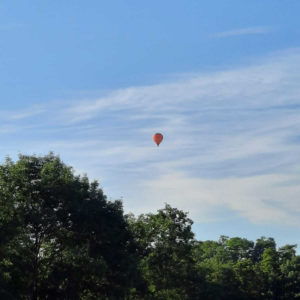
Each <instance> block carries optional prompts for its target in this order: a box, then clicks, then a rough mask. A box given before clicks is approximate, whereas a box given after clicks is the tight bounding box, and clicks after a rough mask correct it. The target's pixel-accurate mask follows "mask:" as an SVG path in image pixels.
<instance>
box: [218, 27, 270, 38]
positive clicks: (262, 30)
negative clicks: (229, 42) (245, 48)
mask: <svg viewBox="0 0 300 300" xmlns="http://www.w3.org/2000/svg"><path fill="white" fill-rule="evenodd" d="M269 32H270V28H269V27H247V28H240V29H234V30H228V31H223V32H219V33H216V34H214V35H213V37H215V38H226V37H231V36H243V35H250V34H266V33H269Z"/></svg>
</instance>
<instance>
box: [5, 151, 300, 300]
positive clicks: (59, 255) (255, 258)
mask: <svg viewBox="0 0 300 300" xmlns="http://www.w3.org/2000/svg"><path fill="white" fill-rule="evenodd" d="M192 224H193V221H192V220H191V219H190V218H188V213H186V212H183V211H181V210H179V209H177V208H173V207H171V206H170V205H168V204H166V205H165V207H164V208H162V209H160V210H158V211H157V212H156V213H147V214H142V215H140V216H137V217H136V216H134V215H132V214H128V215H124V212H123V207H122V202H121V201H119V200H116V201H108V200H107V197H106V196H105V195H104V194H103V191H102V189H101V188H100V187H99V184H98V183H97V182H96V181H94V182H90V181H89V179H88V178H87V176H79V175H75V173H74V170H73V169H72V168H71V167H69V166H67V165H65V164H64V163H63V162H62V161H61V160H60V158H59V157H58V156H55V155H54V154H52V153H50V154H49V155H46V156H26V155H20V156H19V159H18V160H17V161H16V162H13V161H12V160H11V159H9V158H8V159H6V161H5V162H4V163H3V164H1V165H0V299H8V300H9V299H26V300H27V299H28V300H29V299H32V300H38V299H39V300H41V299H43V300H44V299H58V300H59V299H70V300H76V299H83V300H85V299H207V300H210V299H211V300H222V299H224V300H227V299H230V300H235V299H236V300H243V299H245V300H246V299H247V300H252V299H253V300H256V299H257V300H262V299H264V300H265V299H266V300H268V299H270V300H275V299H276V300H277V299H282V300H284V299H286V300H293V299H300V256H299V255H297V253H296V245H285V246H283V247H280V248H277V246H276V242H275V240H274V239H273V238H270V237H269V238H266V237H260V238H258V239H257V240H256V241H255V242H254V241H250V240H247V239H246V238H241V237H231V238H230V237H227V236H221V237H220V239H219V240H218V241H199V240H197V239H196V238H195V236H194V233H193V231H192Z"/></svg>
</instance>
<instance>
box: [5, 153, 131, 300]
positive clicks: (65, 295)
mask: <svg viewBox="0 0 300 300" xmlns="http://www.w3.org/2000/svg"><path fill="white" fill-rule="evenodd" d="M0 211H1V214H0V237H1V238H2V239H1V245H0V259H1V261H0V274H1V275H0V276H1V278H0V282H1V283H2V287H3V288H2V289H3V290H4V291H5V292H6V293H9V294H11V295H12V296H14V297H16V298H17V299H72V300H73V299H74V300H76V299H105V297H109V299H114V298H118V299H120V298H124V297H125V296H126V295H127V294H128V293H129V290H130V288H131V287H133V282H134V280H135V276H136V275H135V274H137V272H136V268H135V266H136V264H137V258H136V255H135V246H134V243H133V237H132V236H131V233H130V231H129V229H128V224H127V222H126V220H125V219H124V216H123V209H122V203H121V202H120V201H115V202H109V201H107V199H106V196H105V195H104V194H103V192H102V190H101V189H99V186H98V183H97V182H92V183H89V180H88V178H87V177H86V176H83V177H81V176H75V175H74V172H73V170H72V168H71V167H68V166H66V165H65V164H64V163H63V162H61V160H60V159H59V157H57V156H54V155H53V154H52V153H50V154H49V155H47V156H44V157H36V156H24V155H20V157H19V160H18V161H17V162H16V163H14V162H13V161H11V160H10V159H7V160H6V162H5V163H4V164H3V165H1V166H0ZM25 274H26V276H24V275H25Z"/></svg>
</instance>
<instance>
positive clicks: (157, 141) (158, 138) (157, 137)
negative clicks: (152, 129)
mask: <svg viewBox="0 0 300 300" xmlns="http://www.w3.org/2000/svg"><path fill="white" fill-rule="evenodd" d="M163 138H164V137H163V135H162V134H161V133H155V134H154V135H153V141H154V143H155V144H156V145H157V147H158V146H159V144H160V143H161V142H162V140H163Z"/></svg>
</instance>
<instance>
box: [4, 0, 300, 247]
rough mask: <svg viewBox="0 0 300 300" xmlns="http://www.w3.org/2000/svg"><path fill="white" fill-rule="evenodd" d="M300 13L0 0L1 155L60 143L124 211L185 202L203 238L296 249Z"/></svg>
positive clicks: (263, 7)
mask: <svg viewBox="0 0 300 300" xmlns="http://www.w3.org/2000/svg"><path fill="white" fill-rule="evenodd" d="M299 9H300V2H299V1H293V0H290V1H276V0H275V1H261V0H252V1H240V0H237V1H230V0H228V1H221V0H218V1H216V0H215V1H214V0H212V1H206V2H204V1H198V0H197V1H192V0H190V1H174V0H172V1H168V0H166V1H150V2H149V1H88V2H86V1H74V0H73V1H43V2H41V1H30V3H29V2H28V1H18V3H17V4H16V2H13V1H1V3H0V96H1V98H0V99H1V100H0V101H1V106H0V122H1V123H0V124H1V125H0V135H1V139H2V143H1V145H0V156H1V157H2V158H3V159H4V157H5V156H6V155H10V156H11V157H12V158H16V157H17V154H18V153H26V154H33V153H36V154H46V153H48V152H49V151H50V150H52V151H54V152H55V153H57V154H59V155H60V156H61V158H62V159H63V161H65V162H66V163H68V164H70V165H72V166H74V168H75V170H76V171H77V172H78V173H87V174H88V176H89V177H90V178H93V179H98V180H99V182H100V184H101V187H102V188H103V189H104V192H105V193H106V194H107V195H108V197H109V198H112V199H117V198H120V197H122V199H123V201H124V208H125V211H126V212H129V211H131V212H134V213H135V214H139V213H147V212H150V211H155V210H156V209H159V208H162V207H163V205H164V203H165V202H168V203H169V204H171V205H173V206H176V207H178V208H179V209H182V210H185V211H189V212H190V217H191V218H192V219H193V220H194V221H195V225H194V231H195V232H196V234H197V238H198V239H201V240H206V239H217V238H218V237H219V236H220V235H222V234H223V235H229V236H241V237H246V238H249V239H252V240H255V239H256V238H258V237H260V236H262V235H265V236H272V237H274V238H276V240H277V242H278V244H279V245H283V244H286V243H298V244H300V240H299V234H298V232H299V229H300V199H299V195H300V186H299V181H300V155H299V153H300V85H299V81H300V73H299V70H300V19H299V17H298V16H299V13H298V12H299ZM157 131H159V132H162V133H163V134H164V136H165V139H164V141H163V143H162V144H161V146H160V147H159V148H157V147H156V146H155V145H154V144H153V142H152V135H153V133H155V132H157Z"/></svg>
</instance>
